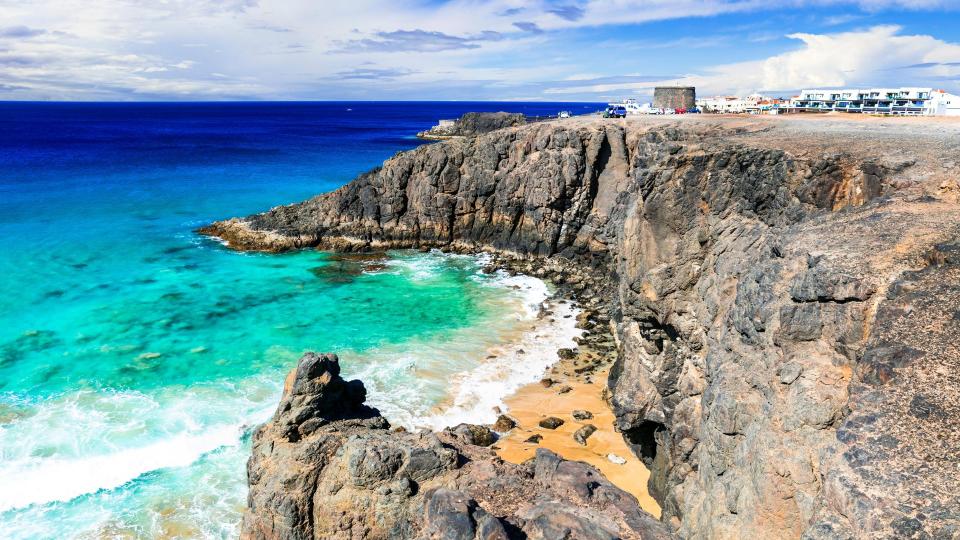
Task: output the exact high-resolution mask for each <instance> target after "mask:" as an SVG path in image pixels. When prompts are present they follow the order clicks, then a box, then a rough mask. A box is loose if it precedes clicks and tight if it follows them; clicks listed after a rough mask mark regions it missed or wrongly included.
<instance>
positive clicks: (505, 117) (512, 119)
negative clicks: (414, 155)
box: [417, 112, 527, 140]
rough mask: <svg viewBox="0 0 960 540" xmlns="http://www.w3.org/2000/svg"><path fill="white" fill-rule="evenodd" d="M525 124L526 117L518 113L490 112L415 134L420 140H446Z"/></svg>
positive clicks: (468, 116) (465, 116)
mask: <svg viewBox="0 0 960 540" xmlns="http://www.w3.org/2000/svg"><path fill="white" fill-rule="evenodd" d="M526 122H527V118H526V116H524V115H522V114H520V113H507V112H492V113H477V112H471V113H466V114H464V115H463V116H461V117H460V118H458V119H457V120H456V121H455V122H453V124H452V125H444V124H442V123H441V124H440V125H437V126H434V127H432V128H430V129H429V130H427V131H421V132H420V133H417V137H420V138H421V139H431V140H446V139H453V138H457V137H476V136H477V135H482V134H484V133H490V132H491V131H496V130H498V129H504V128H509V127H516V126H522V125H523V124H525V123H526Z"/></svg>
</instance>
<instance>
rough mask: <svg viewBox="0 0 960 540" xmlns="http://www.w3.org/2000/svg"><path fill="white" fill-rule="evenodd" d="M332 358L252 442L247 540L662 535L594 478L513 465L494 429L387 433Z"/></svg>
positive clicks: (542, 463) (291, 389) (303, 371)
mask: <svg viewBox="0 0 960 540" xmlns="http://www.w3.org/2000/svg"><path fill="white" fill-rule="evenodd" d="M339 373H340V365H339V362H338V359H337V357H336V356H334V355H316V354H312V353H309V354H307V355H305V356H304V357H303V358H301V359H300V362H299V365H298V367H297V369H296V370H294V371H293V372H292V373H291V375H290V378H289V379H288V381H287V385H286V388H285V390H284V394H283V398H282V399H281V401H280V406H279V408H278V409H277V412H276V414H275V415H274V417H273V419H272V420H270V421H269V422H268V423H267V424H265V425H263V426H262V427H260V428H259V429H258V430H257V431H256V433H255V434H254V436H253V455H252V456H251V458H250V462H249V464H248V467H247V469H248V475H249V482H250V494H249V499H248V510H247V512H246V514H245V515H244V519H243V537H244V538H258V539H259V538H283V539H313V538H329V539H333V538H336V539H380V538H383V539H386V538H398V539H424V540H426V539H453V540H459V539H463V540H511V539H516V538H529V539H543V540H555V539H558V538H597V539H605V540H606V539H615V538H624V539H636V540H659V539H666V538H670V537H671V534H670V533H669V531H668V529H667V527H666V526H664V525H663V524H662V523H660V522H659V521H657V520H656V519H655V518H653V516H651V515H649V514H647V513H645V512H643V511H642V510H640V508H639V506H638V505H637V501H636V499H635V498H633V497H632V496H631V495H629V494H627V493H626V492H624V491H622V490H620V489H618V488H616V487H615V486H613V485H612V484H610V483H609V482H608V481H607V480H606V479H604V478H603V477H602V476H601V475H600V474H599V473H598V472H597V471H596V470H595V469H593V468H592V467H590V466H589V465H586V464H583V463H576V462H570V461H564V460H563V459H561V458H559V457H557V456H556V455H555V454H553V453H552V452H549V451H547V450H540V451H539V452H538V453H537V456H536V458H535V459H533V460H531V461H530V462H528V463H526V464H524V465H513V464H510V463H506V462H503V461H501V460H500V459H498V458H496V457H494V456H493V454H492V453H491V452H490V450H489V449H487V448H484V447H483V446H477V444H489V442H490V441H488V440H487V439H486V437H489V436H491V434H490V431H489V430H488V429H486V428H482V427H480V426H469V425H466V424H464V425H461V426H458V427H457V428H454V429H451V430H447V431H443V432H440V433H407V432H402V431H391V430H390V426H389V423H388V422H387V421H386V420H385V419H384V418H383V417H382V416H380V414H379V412H378V411H377V410H376V409H372V408H370V407H368V406H366V405H364V403H363V401H364V397H365V392H364V388H363V384H362V383H361V382H360V381H350V382H347V381H344V380H343V379H342V378H341V377H340V374H339Z"/></svg>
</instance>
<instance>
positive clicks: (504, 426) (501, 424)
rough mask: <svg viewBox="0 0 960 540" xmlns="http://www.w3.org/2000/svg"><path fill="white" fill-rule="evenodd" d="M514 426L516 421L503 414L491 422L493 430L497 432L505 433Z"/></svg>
mask: <svg viewBox="0 0 960 540" xmlns="http://www.w3.org/2000/svg"><path fill="white" fill-rule="evenodd" d="M515 427H517V421H516V420H514V419H513V418H510V417H509V416H507V415H505V414H501V415H500V416H498V417H497V421H496V423H495V424H493V430H494V431H496V432H497V433H506V432H508V431H510V430H511V429H513V428H515Z"/></svg>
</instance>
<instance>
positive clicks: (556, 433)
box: [495, 361, 660, 518]
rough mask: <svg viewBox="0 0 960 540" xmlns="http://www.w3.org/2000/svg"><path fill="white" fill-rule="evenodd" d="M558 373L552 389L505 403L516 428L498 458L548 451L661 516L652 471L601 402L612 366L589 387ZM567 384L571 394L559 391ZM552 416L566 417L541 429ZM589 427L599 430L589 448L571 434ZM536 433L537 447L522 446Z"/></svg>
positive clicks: (528, 391)
mask: <svg viewBox="0 0 960 540" xmlns="http://www.w3.org/2000/svg"><path fill="white" fill-rule="evenodd" d="M562 362H563V361H561V363H562ZM559 371H560V370H557V369H554V370H552V372H551V373H550V375H549V376H550V377H551V378H552V379H554V380H555V381H557V382H556V384H554V385H552V386H550V387H549V388H547V387H544V386H543V385H542V384H540V383H534V384H530V385H527V386H525V387H523V388H521V389H520V390H519V391H518V392H517V393H516V394H514V395H513V396H511V397H509V398H507V399H506V400H505V401H506V405H507V408H508V410H507V411H506V414H508V415H509V416H510V417H511V418H513V419H514V420H516V421H517V427H515V428H513V429H512V430H511V431H510V432H509V433H508V434H506V435H504V436H503V437H502V438H501V439H500V440H499V441H497V443H496V445H495V448H496V449H497V454H498V455H499V456H500V457H501V458H503V459H504V460H506V461H510V462H512V463H522V462H524V461H526V460H528V459H530V458H531V457H533V456H534V454H535V453H536V451H537V448H547V449H549V450H552V451H553V452H556V453H557V454H558V455H560V456H562V457H563V458H565V459H569V460H573V461H583V462H586V463H589V464H590V465H593V466H594V467H596V468H597V469H599V470H600V472H602V473H603V475H604V476H606V477H607V479H608V480H610V482H612V483H613V484H614V485H616V486H617V487H619V488H620V489H622V490H624V491H626V492H628V493H630V494H632V495H633V496H634V497H636V498H637V501H639V503H640V507H641V508H643V509H644V510H646V511H647V512H649V513H651V514H653V515H654V516H655V517H657V518H659V517H660V505H658V504H657V502H656V501H655V500H653V497H651V496H650V494H649V493H648V491H647V479H648V478H649V477H650V471H648V470H647V468H646V467H645V466H644V464H643V462H641V461H640V460H639V459H638V458H637V457H636V456H634V455H633V452H631V451H630V448H629V447H627V443H626V442H625V441H624V440H623V436H622V435H621V434H620V433H617V431H616V430H615V429H614V427H613V422H614V416H613V411H611V410H610V406H609V405H607V403H606V401H604V399H603V389H604V388H605V386H606V380H607V373H608V371H609V368H606V369H604V370H603V371H598V372H597V373H595V374H594V375H593V377H592V382H590V383H588V382H585V381H582V380H575V379H573V378H567V377H564V376H562V375H561V376H557V375H556V373H558V372H559ZM564 386H569V387H570V388H571V390H570V391H569V392H565V393H559V392H560V389H561V388H563V387H564ZM577 409H582V410H585V411H589V412H590V413H592V414H593V418H591V419H589V420H582V421H581V420H575V419H574V418H573V416H572V415H571V413H572V412H573V411H574V410H577ZM548 416H556V417H557V418H560V419H562V420H563V422H564V423H563V425H562V426H560V427H558V428H557V429H553V430H551V429H545V428H541V427H540V426H539V425H538V423H539V422H540V420H542V419H544V418H546V417H548ZM587 424H592V425H594V426H596V428H597V431H596V432H594V434H593V435H591V436H590V438H588V439H587V445H586V446H581V445H580V444H578V443H577V442H576V441H575V440H574V439H573V433H574V432H575V431H577V430H578V429H580V428H581V427H583V426H585V425H587ZM534 434H537V435H540V436H542V437H543V439H542V440H541V441H540V443H539V444H535V443H528V442H524V441H525V440H526V439H527V438H528V437H530V436H531V435H534ZM610 454H613V455H615V456H619V457H620V458H623V459H624V460H626V463H624V464H622V465H618V464H616V463H614V462H612V461H610V459H609V458H608V456H609V455H610Z"/></svg>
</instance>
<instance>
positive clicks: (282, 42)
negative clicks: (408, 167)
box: [0, 0, 960, 101]
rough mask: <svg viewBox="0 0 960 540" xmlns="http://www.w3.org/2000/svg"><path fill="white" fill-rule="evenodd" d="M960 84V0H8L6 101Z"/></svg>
mask: <svg viewBox="0 0 960 540" xmlns="http://www.w3.org/2000/svg"><path fill="white" fill-rule="evenodd" d="M673 84H681V85H693V86H696V87H697V94H698V95H701V96H704V95H721V94H724V95H727V94H739V95H745V94H749V93H754V92H762V93H765V94H768V95H773V96H785V97H786V96H790V95H794V94H796V93H797V92H798V91H799V90H801V89H803V88H811V87H825V88H832V87H841V86H856V87H868V86H923V87H934V88H944V89H947V90H948V91H952V92H954V93H960V0H562V1H550V0H527V1H521V0H349V1H344V0H335V1H333V0H0V100H76V101H158V100H161V101H168V100H174V101H176V100H185V101H186V100H191V101H195V100H493V101H510V100H524V101H610V100H614V99H621V98H636V99H640V100H643V99H647V98H648V97H649V96H650V95H651V94H652V91H653V87H655V86H657V85H673Z"/></svg>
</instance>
